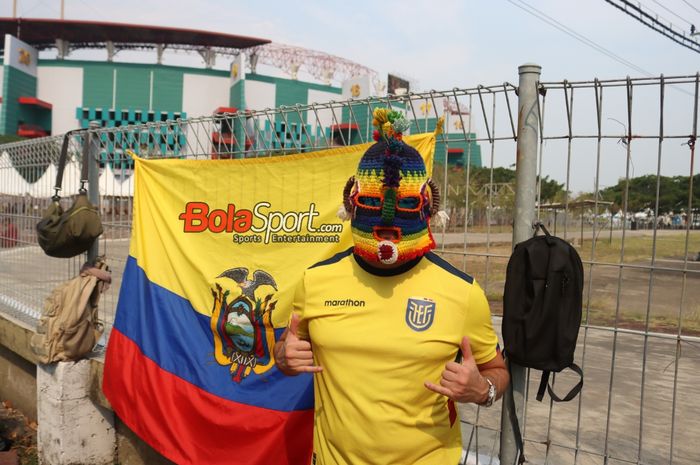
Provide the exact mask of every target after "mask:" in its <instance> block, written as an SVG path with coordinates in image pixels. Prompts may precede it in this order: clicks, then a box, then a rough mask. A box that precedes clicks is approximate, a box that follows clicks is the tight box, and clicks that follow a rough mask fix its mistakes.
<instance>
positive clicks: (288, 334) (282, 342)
mask: <svg viewBox="0 0 700 465" xmlns="http://www.w3.org/2000/svg"><path fill="white" fill-rule="evenodd" d="M300 322H301V318H300V317H299V315H297V314H296V313H292V318H291V320H290V321H289V327H287V329H285V330H284V333H282V337H280V339H279V341H277V342H276V343H275V348H274V350H273V353H274V356H275V365H277V368H278V369H279V370H280V371H281V372H282V373H284V374H285V375H287V376H296V375H298V374H299V373H319V372H320V371H322V370H323V368H322V367H320V366H316V365H314V355H313V352H312V351H311V342H309V341H306V340H304V339H300V338H299V335H298V331H299V323H300Z"/></svg>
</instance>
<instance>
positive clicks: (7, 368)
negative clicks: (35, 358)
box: [0, 346, 37, 421]
mask: <svg viewBox="0 0 700 465" xmlns="http://www.w3.org/2000/svg"><path fill="white" fill-rule="evenodd" d="M0 380H2V382H0V400H9V401H10V402H11V403H12V406H13V407H14V408H16V409H17V410H19V411H20V412H22V413H23V414H24V415H25V416H26V417H27V418H29V419H30V420H31V421H36V419H37V415H36V365H34V364H33V363H32V362H28V361H27V360H25V359H23V358H22V357H20V356H19V355H17V354H15V353H14V352H12V351H11V350H9V349H7V348H5V347H2V346H0Z"/></svg>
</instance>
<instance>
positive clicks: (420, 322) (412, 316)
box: [406, 297, 435, 331]
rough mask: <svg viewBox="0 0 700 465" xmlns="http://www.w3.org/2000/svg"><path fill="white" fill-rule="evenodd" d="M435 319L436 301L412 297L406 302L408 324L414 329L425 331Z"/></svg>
mask: <svg viewBox="0 0 700 465" xmlns="http://www.w3.org/2000/svg"><path fill="white" fill-rule="evenodd" d="M434 319H435V302H433V301H432V300H426V299H417V298H415V297H411V298H410V299H408V303H407V304H406V324H407V325H408V327H409V328H411V329H412V330H414V331H425V330H426V329H428V328H430V326H431V325H432V324H433V320H434Z"/></svg>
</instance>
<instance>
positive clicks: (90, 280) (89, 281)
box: [30, 258, 112, 363]
mask: <svg viewBox="0 0 700 465" xmlns="http://www.w3.org/2000/svg"><path fill="white" fill-rule="evenodd" d="M111 281H112V277H111V274H110V271H109V267H108V266H107V264H106V263H105V262H104V259H102V258H98V259H97V261H96V263H95V265H94V266H91V265H88V264H85V265H84V266H83V268H82V269H81V270H80V274H79V275H78V276H76V277H75V278H73V279H71V280H70V281H67V282H65V283H63V284H61V285H60V286H58V287H57V288H55V289H54V290H53V291H52V292H51V295H50V296H49V297H47V298H46V301H45V302H44V308H43V311H42V316H41V319H40V320H39V325H38V327H37V334H35V335H33V336H32V339H31V341H30V346H31V348H32V352H34V354H35V355H36V356H37V358H38V359H39V362H41V363H53V362H60V361H66V360H74V361H75V360H80V359H81V358H83V357H84V356H85V355H87V354H88V353H90V352H91V351H92V349H93V348H94V347H95V344H96V343H97V341H98V340H99V339H100V337H101V336H102V332H103V326H102V323H100V322H99V321H98V318H97V304H98V302H99V300H100V294H102V293H103V292H105V291H106V290H107V289H108V288H109V284H110V283H111Z"/></svg>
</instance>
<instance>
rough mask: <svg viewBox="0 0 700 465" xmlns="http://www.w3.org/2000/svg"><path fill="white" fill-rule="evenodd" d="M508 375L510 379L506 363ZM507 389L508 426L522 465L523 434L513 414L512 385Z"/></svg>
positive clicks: (523, 458) (523, 460)
mask: <svg viewBox="0 0 700 465" xmlns="http://www.w3.org/2000/svg"><path fill="white" fill-rule="evenodd" d="M508 374H510V377H511V379H512V378H513V374H512V372H511V369H510V363H508ZM508 389H510V395H509V396H506V397H508V417H509V418H510V425H511V428H513V436H514V437H515V446H516V447H517V448H518V465H522V464H524V463H525V462H527V460H525V445H524V443H523V434H522V432H521V431H520V423H519V422H518V416H517V415H516V413H515V398H514V395H513V383H509V386H508Z"/></svg>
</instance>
